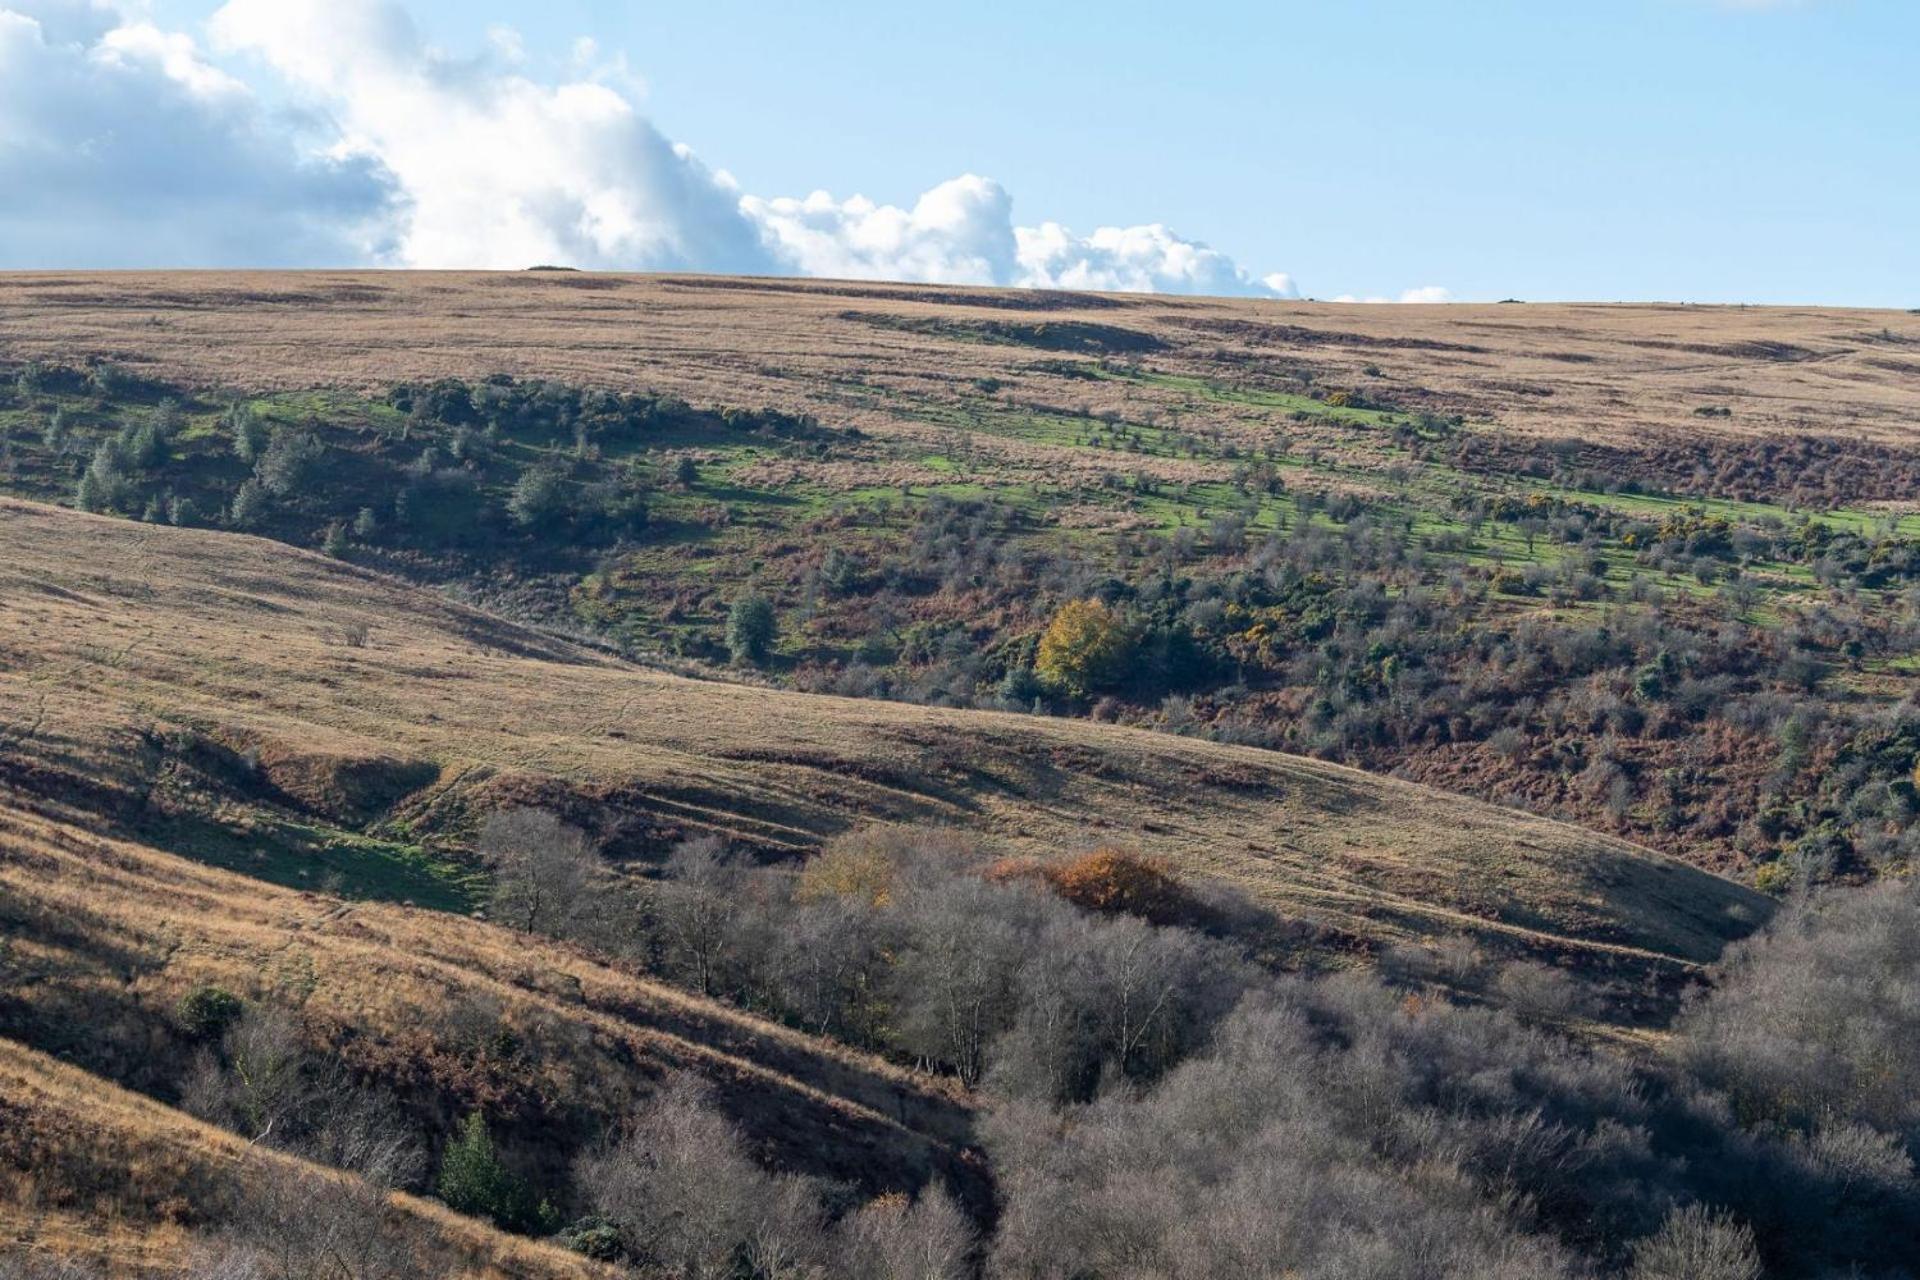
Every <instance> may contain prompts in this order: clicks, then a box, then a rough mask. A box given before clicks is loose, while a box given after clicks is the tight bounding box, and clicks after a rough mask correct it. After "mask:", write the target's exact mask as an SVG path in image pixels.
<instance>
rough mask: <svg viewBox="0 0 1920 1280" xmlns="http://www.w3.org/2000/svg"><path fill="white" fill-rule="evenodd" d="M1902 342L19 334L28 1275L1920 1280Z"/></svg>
mask: <svg viewBox="0 0 1920 1280" xmlns="http://www.w3.org/2000/svg"><path fill="white" fill-rule="evenodd" d="M1917 337H1920V331H1916V330H1914V329H1913V326H1912V324H1911V323H1910V322H1909V321H1908V320H1907V319H1906V318H1905V317H1902V316H1896V315H1891V314H1889V315H1884V316H1882V315H1873V316H1866V315H1862V314H1847V313H1837V312H1815V311H1808V312H1747V311H1735V310H1717V311H1697V310H1693V309H1677V308H1586V307H1551V308H1549V307H1532V306H1515V307H1502V308H1463V309H1450V310H1446V311H1444V312H1443V311H1440V310H1438V309H1435V310H1432V311H1428V310H1423V309H1395V310H1394V311H1381V310H1374V309H1369V308H1360V307H1352V308H1343V307H1325V306H1319V305H1308V304H1302V305H1299V306H1294V305H1292V304H1254V303H1240V302H1216V301H1211V300H1172V299H1137V298H1112V297H1104V296H1092V295H1064V294H1062V295H1053V294H1015V293H1005V292H993V291H969V290H929V289H914V288H906V287H894V286H856V285H845V284H835V283H818V282H785V281H759V280H722V279H694V278H659V279H643V278H627V277H598V276H575V275H562V274H549V273H538V274H534V275H527V276H478V275H475V276H431V275H419V276H387V275H378V274H363V275H355V276H337V275H334V274H331V273H321V274H311V275H291V274H281V275H274V276H223V275H189V276H166V277H160V276H154V277H120V276H113V277H109V276H97V277H95V276H75V277H63V278H60V279H53V278H47V277H12V278H6V279H0V369H4V370H5V371H6V372H7V373H8V374H9V375H10V377H9V378H8V379H7V380H6V381H5V382H4V383H0V1275H5V1276H6V1277H7V1280H14V1273H13V1271H12V1270H10V1268H15V1267H17V1266H18V1265H22V1264H21V1263H20V1259H21V1258H23V1257H24V1258H27V1259H37V1258H44V1259H47V1260H49V1262H51V1263H52V1264H54V1265H56V1266H57V1265H58V1264H60V1263H62V1262H64V1261H65V1260H77V1261H80V1262H82V1263H85V1264H93V1263H101V1264H104V1266H105V1269H106V1271H107V1273H108V1274H113V1275H119V1274H126V1275H130V1276H140V1277H142V1278H143V1280H144V1277H146V1276H173V1275H199V1274H200V1273H201V1272H207V1273H209V1274H217V1275H219V1276H221V1277H222V1280H225V1278H226V1277H229V1276H231V1277H236V1278H238V1277H244V1278H245V1280H294V1277H301V1278H302V1280H305V1278H306V1277H309V1276H313V1275H318V1274H325V1275H328V1276H334V1275H339V1276H342V1277H344V1276H347V1275H352V1276H355V1277H366V1278H367V1280H372V1277H381V1278H382V1280H386V1278H388V1277H391V1278H392V1280H399V1277H402V1276H405V1277H414V1276H420V1275H431V1276H435V1277H439V1276H453V1275H467V1276H476V1277H479V1276H485V1277H495V1276H498V1277H506V1276H516V1277H529V1278H535V1277H548V1276H553V1277H560V1276H579V1277H583V1278H584V1277H587V1276H593V1275H601V1274H608V1275H613V1274H627V1275H641V1276H646V1277H649V1280H651V1278H652V1277H655V1276H660V1277H666V1276H714V1275H728V1276H732V1275H754V1276H767V1277H773V1276H782V1277H787V1276H791V1277H809V1278H823V1277H825V1276H829V1275H832V1276H839V1275H843V1274H844V1275H848V1276H853V1277H857V1278H858V1280H899V1277H902V1276H907V1275H912V1276H914V1277H916V1280H970V1278H972V1277H979V1276H990V1277H995V1278H996V1280H998V1278H999V1277H1007V1278H1009V1280H1011V1278H1013V1277H1020V1278H1022V1280H1025V1278H1027V1277H1032V1278H1034V1280H1040V1278H1041V1277H1050V1276H1057V1275H1059V1274H1061V1272H1060V1270H1059V1268H1060V1265H1061V1262H1060V1260H1061V1259H1063V1258H1073V1259H1076V1260H1077V1261H1076V1262H1075V1264H1074V1265H1076V1266H1079V1267H1082V1268H1084V1269H1086V1270H1087V1271H1089V1273H1091V1274H1100V1275H1107V1274H1116V1275H1123V1274H1127V1275H1130V1274H1136V1273H1139V1274H1145V1273H1149V1272H1150V1273H1153V1274H1169V1275H1176V1274H1177V1275H1195V1276H1198V1275H1215V1274H1229V1273H1238V1272H1240V1271H1246V1272H1247V1273H1250V1274H1251V1273H1258V1274H1266V1273H1268V1272H1270V1271H1274V1270H1276V1269H1280V1270H1298V1271H1301V1272H1303V1273H1305V1272H1306V1271H1310V1270H1313V1269H1315V1268H1335V1269H1339V1268H1342V1267H1344V1268H1346V1269H1349V1270H1354V1271H1355V1272H1356V1273H1358V1272H1360V1271H1363V1270H1364V1271H1366V1272H1367V1273H1368V1274H1381V1275H1395V1276H1397V1275H1402V1274H1406V1275H1412V1274H1431V1275H1444V1276H1447V1277H1450V1278H1456V1277H1457V1278H1458V1280H1468V1278H1471V1280H1479V1278H1480V1277H1482V1276H1487V1275H1496V1274H1498V1275H1505V1276H1512V1277H1514V1278H1515V1280H1518V1278H1519V1277H1522V1276H1526V1277H1534V1276H1539V1277H1542V1278H1543V1280H1544V1278H1547V1277H1551V1278H1552V1280H1573V1278H1574V1277H1591V1276H1595V1275H1621V1276H1625V1275H1629V1274H1631V1275H1633V1276H1635V1277H1636V1280H1637V1278H1638V1277H1640V1276H1641V1275H1642V1271H1643V1268H1641V1267H1640V1266H1639V1261H1640V1260H1641V1258H1642V1256H1643V1255H1642V1251H1643V1249H1645V1250H1648V1251H1649V1253H1651V1252H1654V1251H1657V1250H1659V1249H1670V1250H1671V1251H1674V1252H1675V1253H1676V1256H1685V1257H1687V1258H1692V1259H1696V1260H1697V1258H1698V1257H1700V1256H1704V1253H1703V1251H1705V1253H1711V1254H1712V1256H1714V1257H1716V1258H1722V1259H1729V1258H1730V1259H1731V1260H1732V1265H1735V1268H1736V1269H1735V1270H1733V1271H1730V1272H1729V1273H1728V1274H1733V1275H1742V1276H1746V1275H1757V1274H1761V1271H1760V1270H1757V1268H1761V1267H1762V1266H1763V1264H1764V1267H1765V1268H1766V1271H1765V1273H1766V1274H1775V1273H1777V1274H1780V1275H1786V1276H1808V1277H1814V1276H1820V1275H1827V1274H1839V1273H1842V1272H1844V1271H1845V1270H1846V1269H1848V1268H1853V1269H1855V1270H1858V1271H1860V1272H1861V1273H1863V1274H1883V1273H1884V1274H1898V1273H1900V1269H1901V1268H1903V1267H1907V1266H1908V1265H1909V1264H1910V1263H1911V1262H1912V1257H1911V1254H1912V1248H1911V1246H1910V1244H1908V1243H1907V1242H1908V1241H1910V1240H1912V1239H1914V1238H1920V1236H1916V1231H1920V1198H1916V1195H1915V1191H1914V1185H1915V1184H1914V1182H1913V1178H1912V1159H1911V1155H1912V1153H1914V1152H1920V1145H1916V1144H1920V1137H1917V1136H1916V1135H1920V1128H1917V1127H1916V1125H1917V1124H1920V1121H1916V1119H1915V1112H1914V1110H1913V1108H1912V1106H1911V1097H1910V1095H1911V1090H1910V1089H1908V1088H1907V1087H1906V1083H1905V1074H1910V1073H1905V1074H1903V1070H1904V1069H1903V1068H1899V1067H1897V1066H1896V1067H1895V1068H1888V1067H1887V1066H1886V1064H1887V1063H1888V1062H1890V1061H1895V1058H1896V1057H1897V1055H1895V1056H1894V1057H1890V1056H1889V1053H1888V1050H1887V1047H1886V1046H1889V1045H1897V1044H1899V1043H1901V1042H1902V1040H1903V1038H1910V1029H1909V1028H1907V1027H1906V1021H1903V1019H1905V1017H1906V1015H1905V1013H1904V1004H1903V1003H1902V1002H1901V1001H1900V1000H1899V999H1898V996H1897V993H1898V991H1900V990H1903V989H1905V988H1904V987H1902V986H1901V985H1900V984H1901V983H1903V982H1907V981H1908V979H1907V978H1905V977H1902V974H1903V973H1904V972H1905V969H1904V968H1903V966H1905V967H1910V956H1911V949H1910V948H1903V947H1902V945H1901V944H1900V943H1899V939H1901V938H1904V937H1906V936H1908V934H1909V933H1910V929H1911V924H1910V921H1911V905H1912V899H1911V895H1910V894H1904V895H1903V892H1902V891H1901V890H1900V889H1898V888H1897V887H1896V886H1894V885H1883V886H1881V887H1879V888H1878V889H1870V890H1866V891H1864V892H1863V893H1861V894H1860V895H1858V896H1854V897H1847V896H1844V894H1842V893H1841V892H1839V891H1836V892H1835V893H1834V894H1832V895H1831V896H1824V895H1819V894H1816V895H1810V896H1802V895H1794V902H1793V905H1791V906H1788V907H1785V908H1779V907H1778V904H1777V902H1776V895H1782V894H1784V893H1785V891H1786V890H1788V889H1789V888H1795V887H1799V886H1803V885H1820V886H1825V885H1828V884H1833V883H1836V882H1842V881H1870V880H1874V879H1887V880H1899V879H1900V878H1901V877H1902V876H1904V875H1905V874H1906V872H1907V870H1908V869H1909V866H1910V859H1911V855H1912V854H1913V853H1914V852H1915V851H1917V850H1920V823H1916V821H1915V819H1916V817H1917V816H1920V790H1917V789H1916V772H1915V767H1914V762H1915V760H1916V758H1920V711H1916V707H1920V699H1916V697H1915V694H1916V691H1920V683H1916V682H1920V667H1916V666H1915V664H1914V662H1913V660H1912V655H1913V653H1914V652H1916V651H1917V650H1920V514H1913V513H1911V512H1910V511H1909V510H1908V509H1907V507H1906V506H1905V505H1904V504H1906V503H1908V502H1910V501H1911V500H1912V491H1913V488H1912V482H1913V480H1914V479H1915V478H1920V449H1916V448H1915V445H1916V443H1917V442H1914V441H1911V440H1909V439H1908V438H1907V436H1906V425H1905V424H1906V423H1907V421H1908V417H1907V415H1908V414H1909V413H1910V411H1911V408H1912V406H1911V405H1910V404H1909V402H1908V398H1907V397H1908V396H1909V393H1910V390H1911V388H1910V387H1909V385H1908V383H1907V381H1906V380H1905V379H1904V376H1903V368H1904V366H1901V365H1900V364H1899V360H1900V353H1899V351H1898V350H1897V348H1899V347H1901V346H1902V344H1904V343H1907V342H1910V341H1913V340H1915V339H1916V338H1917ZM1568 370H1574V371H1576V372H1575V373H1573V374H1572V375H1569V373H1568V372H1567V371H1568ZM1556 371H1557V372H1556ZM1696 402H1697V403H1696ZM1549 403H1550V404H1552V405H1553V406H1554V412H1553V413H1543V412H1542V411H1541V410H1542V406H1543V405H1546V404H1549ZM1562 410H1565V411H1566V412H1567V413H1568V414H1569V415H1570V416H1569V418H1568V419H1567V420H1566V424H1565V427H1566V429H1565V430H1562V426H1563V424H1562V422H1561V420H1560V419H1559V418H1558V417H1557V416H1556V415H1557V414H1558V413H1559V412H1561V411H1562ZM1356 766H1364V767H1356ZM1435 783H1438V784H1440V785H1433V784H1435ZM1496 801H1497V803H1496ZM1568 819H1571V821H1569V820H1568ZM1721 872H1726V873H1729V874H1726V875H1723V874H1721ZM1750 886H1751V887H1750ZM1766 891H1771V892H1766ZM1828 904H1834V905H1831V906H1830V905H1828ZM1776 920H1777V923H1776ZM1836 939H1843V940H1845V945H1844V946H1839V945H1838V944H1837V943H1836ZM1683 995H1685V996H1686V997H1687V998H1686V1000H1685V1001H1684V1002H1683V1001H1682V996H1683ZM1836 1017H1838V1018H1844V1019H1845V1023H1846V1027H1847V1032H1846V1034H1845V1035H1836V1034H1835V1033H1834V1031H1833V1020H1834V1019H1835V1018H1836ZM1846 1080H1871V1081H1873V1082H1875V1083H1873V1085H1872V1087H1867V1086H1866V1085H1858V1086H1855V1085H1846V1086H1842V1085H1839V1084H1836V1083H1835V1082H1836V1081H1846ZM1689 1251H1692V1252H1689ZM1256 1256H1257V1258H1258V1259H1259V1261H1257V1262H1256V1261H1252V1259H1254V1258H1255V1257H1256ZM589 1259H591V1260H589ZM1747 1261H1751V1262H1752V1267H1751V1268H1749V1269H1748V1270H1747V1271H1741V1270H1739V1269H1738V1267H1739V1266H1744V1265H1746V1262H1747ZM601 1263H606V1264H610V1266H611V1267H612V1268H613V1269H612V1270H608V1271H603V1270H601V1265H600V1264H601ZM1689 1265H1691V1264H1689ZM24 1274H25V1275H26V1277H27V1278H28V1280H42V1275H41V1273H40V1272H39V1271H36V1270H31V1269H30V1270H28V1271H26V1272H25V1273H24ZM53 1274H55V1275H56V1276H59V1277H60V1280H69V1277H67V1276H65V1275H62V1274H61V1273H60V1272H58V1271H56V1272H54V1273H53ZM1660 1274H1662V1275H1664V1274H1665V1273H1660ZM1675 1274H1692V1273H1691V1272H1686V1271H1684V1270H1683V1271H1681V1272H1677V1273H1675ZM87 1280H92V1275H91V1273H90V1272H89V1273H88V1274H87Z"/></svg>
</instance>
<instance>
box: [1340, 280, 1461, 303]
mask: <svg viewBox="0 0 1920 1280" xmlns="http://www.w3.org/2000/svg"><path fill="white" fill-rule="evenodd" d="M1332 301H1334V302H1370V303H1394V302H1398V303H1409V304H1410V303H1427V304H1429V305H1431V304H1434V303H1441V302H1452V301H1453V293H1452V292H1451V291H1450V290H1447V289H1444V288H1442V287H1441V286H1439V285H1437V284H1428V285H1422V286H1420V287H1419V288H1418V289H1407V290H1405V291H1403V292H1402V293H1401V294H1400V296H1399V297H1397V298H1387V297H1380V296H1374V297H1367V298H1359V297H1355V296H1354V295H1353V294H1351V293H1343V294H1341V295H1340V296H1339V297H1337V298H1334V299H1332Z"/></svg>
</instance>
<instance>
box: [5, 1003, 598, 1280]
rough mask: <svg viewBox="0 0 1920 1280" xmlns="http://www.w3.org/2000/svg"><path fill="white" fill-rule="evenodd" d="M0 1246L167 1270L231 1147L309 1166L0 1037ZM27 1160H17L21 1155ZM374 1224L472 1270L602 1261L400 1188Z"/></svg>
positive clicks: (544, 1277)
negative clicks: (382, 1222) (495, 1226)
mask: <svg viewBox="0 0 1920 1280" xmlns="http://www.w3.org/2000/svg"><path fill="white" fill-rule="evenodd" d="M0 1120H4V1122H5V1123H4V1125H0V1247H4V1248H7V1249H9V1250H12V1249H18V1250H21V1251H23V1252H25V1253H26V1254H27V1255H28V1256H34V1255H42V1256H46V1257H49V1258H56V1259H70V1260H80V1261H86V1262H92V1263H98V1264H104V1265H105V1266H107V1267H108V1268H109V1269H110V1271H111V1273H112V1274H115V1275H130V1274H143V1275H144V1274H153V1273H161V1274H171V1273H174V1272H175V1271H176V1270H177V1269H178V1268H180V1267H181V1266H182V1265H184V1264H186V1263H187V1262H188V1261H189V1260H190V1259H191V1256H192V1253H193V1251H194V1248H195V1245H196V1236H197V1231H198V1229H199V1228H201V1227H202V1226H203V1224H204V1223H205V1221H206V1219H205V1215H207V1214H209V1213H210V1212H212V1211H214V1210H215V1208H216V1206H219V1205H221V1204H223V1203H225V1202H229V1201H231V1199H232V1197H233V1195H234V1193H235V1191H236V1190H237V1188H238V1184H239V1183H240V1181H241V1180H242V1179H243V1178H246V1177H249V1176H257V1175H250V1174H248V1173H245V1172H243V1165H242V1162H243V1160H253V1161H258V1162H263V1163H264V1164H265V1165H267V1166H271V1167H275V1168H277V1169H279V1170H281V1171H285V1172H292V1173H305V1174H306V1175H308V1176H312V1177H316V1178H336V1177H343V1176H345V1175H340V1174H334V1173H323V1172H321V1171H319V1170H318V1169H317V1168H315V1167H314V1166H310V1165H305V1164H303V1163H302V1162H301V1161H298V1160H295V1159H292V1158H291V1157H288V1156H285V1155H281V1154H279V1153H277V1152H269V1151H266V1150H262V1149H257V1148H255V1149H249V1148H248V1146H247V1144H246V1143H245V1142H243V1141H242V1140H241V1139H240V1138H237V1137H235V1136H234V1135H233V1134H231V1133H227V1132H226V1131H224V1130H221V1129H215V1128H212V1127H210V1126H208V1125H204V1124H201V1123H199V1122H198V1121H196V1120H193V1119H190V1118H189V1117H187V1116H185V1115H183V1114H181V1113H180V1112H178V1111H174V1110H172V1109H170V1108H167V1107H164V1106H161V1105H160V1104H159V1103H156V1102H153V1101H152V1100H150V1099H147V1098H144V1097H141V1096H140V1095H138V1094H134V1093H129V1092H127V1091H126V1090H123V1089H119V1088H116V1087H114V1086H113V1085H110V1084H108V1083H106V1082H105V1081H103V1080H101V1079H99V1078H98V1077H97V1076H92V1075H89V1074H87V1073H86V1072H84V1071H81V1070H79V1069H77V1068H75V1067H72V1066H69V1065H67V1064H65V1063H62V1062H59V1061H57V1060H55V1059H53V1058H51V1057H49V1056H47V1055H46V1054H43V1053H38V1052H35V1051H34V1050H32V1049H29V1048H27V1047H25V1046H23V1045H20V1044H17V1043H15V1042H14V1041H11V1040H6V1039H0ZM22 1159H25V1160H27V1161H29V1162H30V1163H29V1164H28V1165H27V1167H25V1168H23V1167H21V1165H20V1163H19V1162H20V1161H21V1160H22ZM386 1219H387V1226H388V1229H389V1230H390V1231H392V1232H393V1233H394V1234H395V1235H396V1236H399V1237H400V1238H403V1239H406V1240H408V1241H410V1242H412V1244H413V1247H414V1248H416V1249H418V1250H419V1251H420V1252H421V1253H422V1254H424V1255H429V1256H432V1257H434V1258H436V1259H438V1260H457V1261H458V1263H459V1265H460V1266H461V1268H462V1274H464V1275H467V1276H471V1277H475V1280H480V1278H483V1277H484V1278H486V1280H504V1278H505V1277H515V1278H516V1280H586V1278H588V1277H595V1276H609V1275H611V1274H613V1273H612V1271H611V1270H610V1269H608V1268H604V1267H600V1266H597V1265H595V1264H593V1263H590V1262H588V1261H586V1260H585V1259H584V1258H581V1257H579V1256H577V1255H575V1254H572V1253H569V1252H567V1251H566V1250H564V1249H560V1248H557V1247H555V1246H553V1245H550V1244H540V1243H536V1242H534V1241H531V1240H527V1239H524V1238H522V1237H518V1236H510V1235H506V1234H504V1233H502V1232H499V1231H495V1230H493V1229H492V1228H491V1227H488V1226H486V1225H485V1224H482V1223H480V1222H476V1221H474V1220H472V1219H469V1218H463V1217H460V1216H459V1215H457V1214H454V1213H451V1212H449V1211H448V1210H447V1209H445V1208H444V1207H443V1206H441V1205H438V1204H435V1203H431V1202H429V1201H424V1200H420V1199H416V1198H415V1197H412V1196H408V1195H400V1194H396V1195H391V1196H389V1197H387V1200H386Z"/></svg>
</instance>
